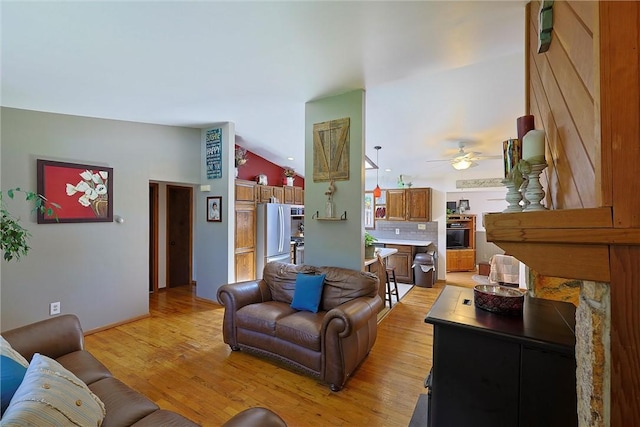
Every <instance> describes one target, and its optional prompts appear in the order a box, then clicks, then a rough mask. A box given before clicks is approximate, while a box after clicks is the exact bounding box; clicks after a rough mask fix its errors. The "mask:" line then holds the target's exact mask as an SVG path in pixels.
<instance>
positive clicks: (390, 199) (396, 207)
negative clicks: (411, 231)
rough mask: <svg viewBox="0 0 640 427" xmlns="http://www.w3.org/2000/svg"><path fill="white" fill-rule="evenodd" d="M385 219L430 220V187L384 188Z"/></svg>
mask: <svg viewBox="0 0 640 427" xmlns="http://www.w3.org/2000/svg"><path fill="white" fill-rule="evenodd" d="M386 193H387V197H386V211H387V216H386V218H385V219H386V220H387V221H423V222H427V221H431V188H394V189H389V190H386Z"/></svg>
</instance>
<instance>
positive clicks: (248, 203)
mask: <svg viewBox="0 0 640 427" xmlns="http://www.w3.org/2000/svg"><path fill="white" fill-rule="evenodd" d="M255 187H256V184H255V183H253V182H251V181H244V180H236V181H235V193H236V194H235V199H236V200H235V207H234V211H235V212H234V214H235V223H236V224H235V233H234V236H235V237H234V239H235V241H234V265H235V280H236V281H242V280H254V279H255V278H256V199H255V195H256V188H255Z"/></svg>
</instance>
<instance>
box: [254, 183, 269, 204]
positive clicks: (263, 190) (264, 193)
mask: <svg viewBox="0 0 640 427" xmlns="http://www.w3.org/2000/svg"><path fill="white" fill-rule="evenodd" d="M257 187H258V203H269V202H270V199H271V196H273V187H272V186H270V185H258V186H257Z"/></svg>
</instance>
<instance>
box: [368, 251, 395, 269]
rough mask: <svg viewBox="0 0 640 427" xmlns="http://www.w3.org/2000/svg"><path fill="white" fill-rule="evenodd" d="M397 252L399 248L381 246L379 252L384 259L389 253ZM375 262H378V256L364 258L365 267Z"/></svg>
mask: <svg viewBox="0 0 640 427" xmlns="http://www.w3.org/2000/svg"><path fill="white" fill-rule="evenodd" d="M396 252H398V250H397V249H389V248H379V249H378V251H377V253H379V254H380V256H381V257H382V259H384V258H386V257H388V256H389V255H393V254H395V253H396ZM374 262H378V257H376V256H374V257H373V258H368V259H365V260H364V266H365V269H366V267H367V266H368V265H371V264H373V263H374Z"/></svg>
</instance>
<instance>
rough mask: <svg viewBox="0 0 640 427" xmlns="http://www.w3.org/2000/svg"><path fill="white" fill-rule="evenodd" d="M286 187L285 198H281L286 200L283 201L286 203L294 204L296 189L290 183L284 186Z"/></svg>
mask: <svg viewBox="0 0 640 427" xmlns="http://www.w3.org/2000/svg"><path fill="white" fill-rule="evenodd" d="M282 188H283V189H284V198H283V199H281V200H284V201H283V202H282V203H286V204H289V205H292V204H294V203H295V200H296V199H295V190H294V187H291V186H289V185H285V186H284V187H282Z"/></svg>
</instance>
